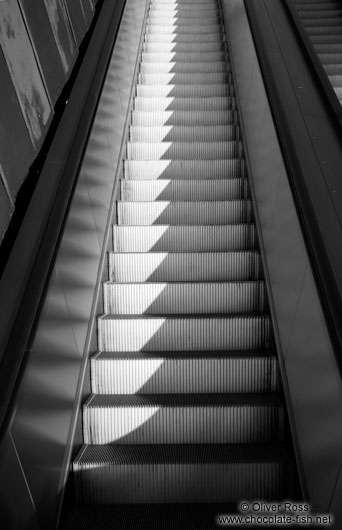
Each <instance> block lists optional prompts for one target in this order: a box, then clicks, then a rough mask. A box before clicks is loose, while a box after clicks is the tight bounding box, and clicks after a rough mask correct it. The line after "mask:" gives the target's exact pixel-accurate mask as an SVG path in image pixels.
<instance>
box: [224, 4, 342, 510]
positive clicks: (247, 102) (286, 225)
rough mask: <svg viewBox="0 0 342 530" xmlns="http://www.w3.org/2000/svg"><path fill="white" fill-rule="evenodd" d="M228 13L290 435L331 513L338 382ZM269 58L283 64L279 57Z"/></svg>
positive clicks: (265, 125) (246, 37)
mask: <svg viewBox="0 0 342 530" xmlns="http://www.w3.org/2000/svg"><path fill="white" fill-rule="evenodd" d="M223 6H224V12H225V17H226V23H227V25H228V27H229V33H230V47H231V57H232V63H233V68H234V70H235V74H236V81H237V89H238V90H237V92H238V97H239V100H240V107H241V111H242V112H241V114H242V115H241V119H242V122H243V128H242V129H243V130H244V134H245V136H246V140H247V155H248V162H249V165H250V168H251V177H252V184H253V188H254V194H255V198H256V202H257V209H258V217H259V220H258V223H259V229H260V235H261V240H262V246H263V251H264V258H265V263H266V269H267V271H268V280H269V286H270V291H271V299H272V304H271V306H272V307H271V309H272V313H273V319H274V322H275V323H276V329H277V331H278V334H277V335H278V336H277V339H278V344H279V346H280V351H281V352H282V359H281V361H282V363H283V367H284V370H283V375H284V377H285V379H286V380H287V385H288V390H289V393H288V397H289V396H290V397H291V399H290V409H291V410H292V416H293V419H294V422H293V427H294V430H295V434H296V437H297V440H298V447H299V451H300V458H301V461H302V465H303V470H304V477H305V482H306V486H307V489H308V493H309V498H310V501H311V503H312V505H313V506H314V508H316V509H318V510H322V511H324V510H326V511H328V509H329V507H330V503H331V502H332V501H333V500H334V498H333V496H334V488H335V483H336V481H337V479H338V478H339V472H340V466H341V444H342V422H341V415H342V385H341V380H340V377H339V373H338V367H337V365H336V361H335V358H334V354H333V350H332V346H331V343H330V339H329V335H328V332H327V327H326V323H325V320H324V315H323V314H322V310H321V306H320V302H319V299H318V294H317V289H316V286H315V282H314V279H313V274H312V269H311V265H310V263H309V261H308V256H307V253H306V249H305V245H304V240H303V235H302V232H301V228H300V225H299V221H298V218H297V213H296V208H295V204H294V200H293V197H292V194H291V190H290V186H289V181H288V177H287V174H286V169H285V166H284V161H283V158H282V154H281V151H280V147H279V144H278V141H277V136H276V131H275V126H274V123H273V119H272V115H271V111H270V108H269V104H268V101H267V96H266V93H265V87H264V84H263V80H262V76H261V72H260V68H259V64H258V59H257V56H256V53H255V49H254V44H253V39H252V36H251V32H250V28H249V25H248V20H247V16H246V12H245V7H244V2H243V0H232V1H229V2H228V1H227V0H223ZM272 53H276V54H278V55H279V61H281V55H280V53H279V51H278V50H273V51H272Z"/></svg>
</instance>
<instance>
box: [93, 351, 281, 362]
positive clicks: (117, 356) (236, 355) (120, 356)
mask: <svg viewBox="0 0 342 530" xmlns="http://www.w3.org/2000/svg"><path fill="white" fill-rule="evenodd" d="M172 359H173V360H181V359H183V360H186V361H189V360H204V359H208V360H210V359H226V360H229V359H256V360H260V359H275V357H274V355H273V354H272V352H271V351H268V350H260V351H259V350H254V351H253V352H250V351H246V352H243V351H241V350H237V351H233V350H217V351H215V350H208V351H198V352H196V351H189V352H186V351H179V352H177V351H168V352H166V351H163V352H146V351H145V352H136V351H133V352H114V351H99V352H97V353H96V354H95V355H93V356H92V357H91V362H93V363H95V362H101V361H116V360H125V361H134V360H160V361H169V360H172Z"/></svg>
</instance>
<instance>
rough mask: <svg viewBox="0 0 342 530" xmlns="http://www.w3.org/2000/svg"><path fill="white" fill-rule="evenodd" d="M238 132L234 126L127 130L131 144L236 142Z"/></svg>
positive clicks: (133, 127) (133, 128)
mask: <svg viewBox="0 0 342 530" xmlns="http://www.w3.org/2000/svg"><path fill="white" fill-rule="evenodd" d="M237 137H238V130H237V127H236V126H235V125H231V126H224V125H221V126H219V125H216V126H210V125H208V126H204V127H203V126H194V127H185V126H182V127H179V126H171V125H169V126H164V127H141V126H140V127H138V126H131V127H130V128H129V140H130V141H131V142H142V143H147V142H151V143H156V142H223V141H231V140H236V139H237Z"/></svg>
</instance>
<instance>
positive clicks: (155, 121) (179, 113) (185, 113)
mask: <svg viewBox="0 0 342 530" xmlns="http://www.w3.org/2000/svg"><path fill="white" fill-rule="evenodd" d="M208 86H210V85H208ZM235 113H236V111H235V110H232V109H220V110H205V109H204V110H196V109H193V110H174V111H170V110H161V111H153V110H148V111H146V110H145V111H144V110H134V111H133V112H132V125H140V126H163V125H170V126H173V125H178V126H190V125H191V126H194V125H220V124H222V125H226V124H228V125H231V124H234V123H235V120H236V114H235ZM194 162H195V161H194Z"/></svg>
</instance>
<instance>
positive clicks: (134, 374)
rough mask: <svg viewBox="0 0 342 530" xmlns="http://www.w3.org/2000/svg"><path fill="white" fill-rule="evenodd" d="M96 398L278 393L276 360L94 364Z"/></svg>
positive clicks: (113, 362) (107, 361) (199, 357)
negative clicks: (97, 396)
mask: <svg viewBox="0 0 342 530" xmlns="http://www.w3.org/2000/svg"><path fill="white" fill-rule="evenodd" d="M91 377H92V392H94V393H96V394H107V395H109V394H114V395H130V394H218V393H232V394H237V393H257V394H259V393H260V394H263V393H267V392H274V391H275V390H276V387H277V364H276V359H275V358H270V357H253V358H249V357H246V358H229V357H226V358H201V356H200V355H198V357H197V353H196V358H188V359H183V358H174V359H165V358H159V359H158V358H152V359H137V358H134V357H132V358H131V359H120V360H112V359H105V360H104V359H101V360H96V358H93V359H92V360H91Z"/></svg>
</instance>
